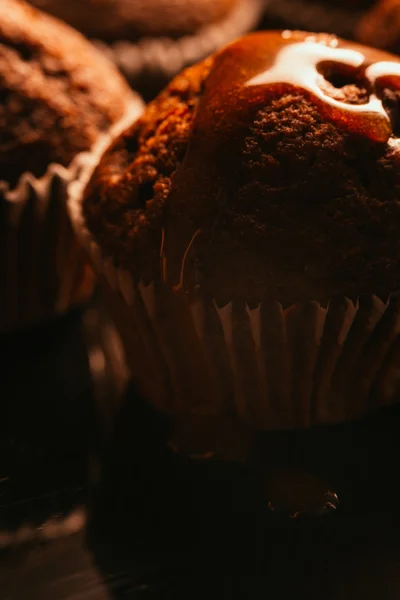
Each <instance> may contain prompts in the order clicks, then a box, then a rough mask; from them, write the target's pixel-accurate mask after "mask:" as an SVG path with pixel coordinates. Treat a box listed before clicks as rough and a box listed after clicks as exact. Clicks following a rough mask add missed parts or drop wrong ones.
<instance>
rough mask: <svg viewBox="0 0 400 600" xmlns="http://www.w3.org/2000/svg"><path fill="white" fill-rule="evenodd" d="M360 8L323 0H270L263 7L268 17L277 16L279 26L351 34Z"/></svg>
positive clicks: (350, 35) (358, 16)
mask: <svg viewBox="0 0 400 600" xmlns="http://www.w3.org/2000/svg"><path fill="white" fill-rule="evenodd" d="M361 15H362V11H360V10H357V9H353V10H352V8H351V6H349V7H348V8H345V7H340V6H336V5H335V3H334V2H329V3H328V2H326V1H324V0H270V1H269V2H268V5H267V7H266V23H267V25H268V18H272V19H278V20H279V22H280V23H282V26H284V27H288V28H290V29H302V30H304V31H317V32H324V33H335V34H336V35H340V36H342V37H345V38H352V37H353V34H354V28H355V26H356V24H357V23H358V21H359V19H360V18H361Z"/></svg>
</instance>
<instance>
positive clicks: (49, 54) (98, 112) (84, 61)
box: [0, 0, 135, 185]
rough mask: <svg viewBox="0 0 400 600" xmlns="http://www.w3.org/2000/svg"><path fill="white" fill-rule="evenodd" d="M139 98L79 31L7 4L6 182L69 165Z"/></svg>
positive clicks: (0, 20)
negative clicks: (56, 165) (25, 174)
mask: <svg viewBox="0 0 400 600" xmlns="http://www.w3.org/2000/svg"><path fill="white" fill-rule="evenodd" d="M134 98H135V97H134V96H133V94H132V92H131V91H130V89H129V87H128V85H127V84H126V83H125V81H124V80H123V79H122V77H121V76H120V75H119V73H118V71H117V69H116V68H114V67H113V66H112V64H111V63H109V62H108V60H106V59H105V58H104V57H103V56H102V54H101V53H100V52H97V51H96V50H95V49H94V48H93V47H92V45H91V44H90V43H89V42H87V41H86V40H85V39H84V38H83V37H82V36H81V35H80V34H78V33H77V32H75V31H74V30H73V29H71V28H70V27H68V26H66V25H64V24H63V23H61V22H60V21H57V20H56V19H53V18H52V17H49V16H46V15H44V14H43V13H41V12H40V11H37V10H36V9H34V8H32V7H31V6H28V5H27V4H26V3H24V2H22V1H21V0H1V2H0V180H6V181H8V182H9V183H10V184H11V185H14V184H15V183H16V182H17V180H18V178H19V176H20V175H21V174H22V173H23V172H25V171H30V172H32V173H34V175H36V176H41V175H43V174H44V172H45V171H46V169H47V167H48V165H49V163H50V162H57V163H61V164H62V165H64V166H67V165H68V164H69V163H70V162H71V160H72V158H73V157H74V156H75V155H76V154H77V153H78V152H80V151H82V150H88V149H90V148H91V146H92V145H93V143H94V142H95V141H96V139H97V137H98V135H99V134H100V133H103V132H106V131H107V130H108V128H109V126H110V125H111V124H112V123H114V122H115V121H117V120H118V119H120V118H121V117H122V116H123V115H124V113H125V111H126V110H127V108H128V106H129V104H130V103H131V102H133V100H134Z"/></svg>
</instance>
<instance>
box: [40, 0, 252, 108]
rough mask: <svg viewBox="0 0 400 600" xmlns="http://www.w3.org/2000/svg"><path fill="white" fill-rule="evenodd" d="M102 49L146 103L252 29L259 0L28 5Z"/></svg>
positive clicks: (88, 0)
mask: <svg viewBox="0 0 400 600" xmlns="http://www.w3.org/2000/svg"><path fill="white" fill-rule="evenodd" d="M30 1H31V2H32V4H35V5H36V6H37V7H39V8H42V9H43V10H46V11H48V12H50V13H51V14H53V15H55V16H57V17H59V18H61V19H64V20H65V21H67V22H68V23H70V24H71V25H72V26H74V27H76V28H77V29H78V30H80V31H81V32H82V33H84V34H85V35H86V36H88V37H90V38H93V39H97V40H102V41H103V42H107V45H106V46H103V49H104V50H105V51H106V52H107V54H108V55H109V56H110V58H112V59H113V60H114V61H115V62H116V63H117V64H118V66H119V67H120V68H121V70H122V71H123V73H124V74H125V75H126V76H127V77H128V79H129V80H130V81H131V82H132V83H133V84H134V87H135V89H139V90H140V91H141V92H142V93H144V94H145V95H146V96H147V97H152V96H154V94H155V93H156V92H157V91H159V89H160V88H161V87H162V86H163V85H165V84H166V83H167V81H169V80H170V79H171V77H172V76H174V75H175V74H176V73H177V72H178V71H179V70H180V69H182V68H183V67H184V66H186V65H189V64H191V63H193V62H195V61H197V60H200V59H201V58H203V57H205V56H206V55H207V54H210V53H211V52H214V51H215V50H216V49H217V48H218V47H219V46H220V45H222V44H225V43H227V42H229V41H230V40H232V39H234V38H235V37H237V36H239V35H241V34H243V33H245V32H246V31H249V30H251V29H253V28H254V27H255V26H256V25H257V23H258V22H259V19H260V16H261V13H262V10H263V0H216V1H213V0H189V1H186V0H185V1H183V0H151V1H150V2H145V1H143V0H134V1H132V0H71V1H69V2H63V1H62V0H30Z"/></svg>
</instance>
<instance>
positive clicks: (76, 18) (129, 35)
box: [30, 0, 241, 41]
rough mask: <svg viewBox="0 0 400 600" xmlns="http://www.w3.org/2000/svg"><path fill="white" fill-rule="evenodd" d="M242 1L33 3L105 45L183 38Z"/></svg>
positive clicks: (70, 0)
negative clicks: (164, 38)
mask: <svg viewBox="0 0 400 600" xmlns="http://www.w3.org/2000/svg"><path fill="white" fill-rule="evenodd" d="M237 1H241V0H68V1H67V2H66V1H65V0H30V2H31V3H32V4H34V5H35V6H37V7H38V8H41V9H43V10H46V11H48V12H49V13H50V14H52V15H54V16H56V17H59V18H60V19H63V20H64V21H66V22H67V23H69V24H70V25H72V26H73V27H76V29H78V30H79V31H82V32H83V33H84V34H85V35H87V36H89V37H95V38H99V39H102V40H105V41H113V40H118V39H124V38H126V39H134V38H137V37H140V36H162V35H167V36H181V35H185V34H189V33H193V32H194V31H196V30H197V29H199V28H200V27H202V26H203V25H207V24H209V23H213V22H217V21H219V20H220V19H222V18H223V17H224V16H225V15H226V14H227V13H228V12H229V10H230V9H231V8H232V7H233V6H234V5H235V4H236V2H237Z"/></svg>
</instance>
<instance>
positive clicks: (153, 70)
mask: <svg viewBox="0 0 400 600" xmlns="http://www.w3.org/2000/svg"><path fill="white" fill-rule="evenodd" d="M266 2H267V0H244V1H240V2H238V3H237V6H235V7H234V8H233V9H232V11H231V12H230V14H229V15H228V16H227V17H226V18H225V19H223V20H221V21H220V22H218V23H213V24H211V25H207V26H205V27H202V28H201V29H200V30H199V31H198V32H197V33H196V34H193V35H187V36H183V37H181V38H179V39H171V38H167V37H165V38H153V37H148V38H143V39H142V40H140V41H139V42H136V43H134V42H130V41H127V40H120V41H117V42H115V43H114V44H111V45H107V44H105V43H104V42H100V41H96V45H97V46H99V47H100V48H101V49H102V50H103V51H104V52H105V53H106V54H107V56H108V57H109V58H110V59H111V60H112V61H113V62H114V63H115V64H116V65H117V66H118V67H119V69H120V70H121V71H122V73H123V74H124V75H125V77H126V78H127V79H128V81H129V82H130V83H131V84H132V85H133V87H134V88H135V89H139V91H145V90H142V86H146V85H148V86H149V88H150V91H151V92H152V93H155V90H156V89H157V88H158V89H160V88H161V87H163V86H164V85H165V83H166V82H168V81H169V80H170V79H171V78H172V77H174V76H175V75H176V74H177V73H179V71H181V70H182V69H183V68H185V67H187V66H189V65H191V64H193V63H195V62H197V61H199V60H202V59H203V58H205V57H206V56H208V55H209V54H212V53H213V52H215V51H216V50H217V49H218V48H220V47H221V46H223V45H225V44H228V43H229V42H231V41H233V40H234V39H236V38H237V37H240V36H241V35H243V34H245V33H248V32H249V31H251V30H253V29H254V28H255V27H256V26H257V25H258V23H259V22H260V19H261V16H262V13H263V11H264V9H265V4H266Z"/></svg>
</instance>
